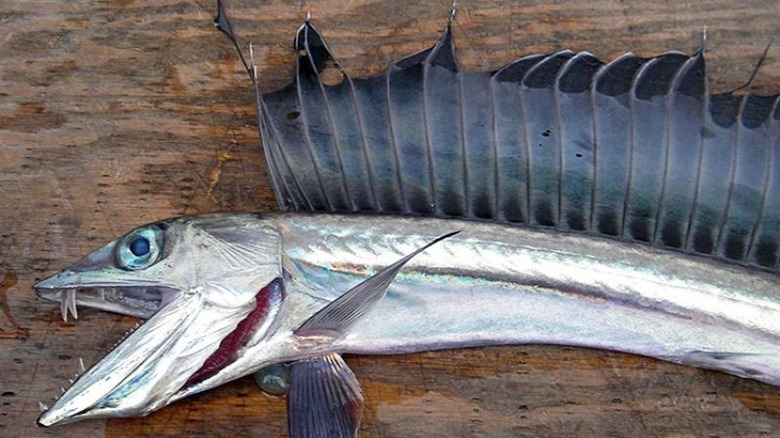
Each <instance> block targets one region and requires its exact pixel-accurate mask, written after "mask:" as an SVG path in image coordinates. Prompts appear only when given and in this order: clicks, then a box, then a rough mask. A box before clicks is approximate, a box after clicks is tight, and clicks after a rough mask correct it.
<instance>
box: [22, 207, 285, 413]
mask: <svg viewBox="0 0 780 438" xmlns="http://www.w3.org/2000/svg"><path fill="white" fill-rule="evenodd" d="M280 252H281V238H280V235H279V233H278V232H277V231H276V229H275V228H274V227H273V225H272V224H271V223H269V222H268V221H266V220H264V219H263V218H261V217H259V216H257V215H249V214H246V215H204V216H194V217H181V218H176V219H171V220H166V221H161V222H156V223H152V224H149V225H145V226H142V227H139V228H136V229H135V230H132V231H130V232H129V233H127V234H125V235H124V236H122V237H121V238H119V239H117V240H115V241H113V242H111V243H109V244H108V245H106V246H105V247H103V248H101V249H99V250H97V251H95V252H93V253H92V254H90V255H88V256H87V257H85V258H83V259H82V260H81V261H79V262H77V263H76V264H75V265H73V266H72V267H70V268H68V269H65V270H63V271H61V272H59V273H57V274H55V275H54V276H52V277H50V278H47V279H45V280H42V281H40V282H39V283H37V284H36V285H35V286H34V288H35V290H36V292H37V293H38V295H39V296H41V297H43V298H45V299H48V300H54V301H59V302H61V303H62V305H63V307H64V308H65V309H66V310H65V311H66V312H67V309H68V308H71V309H72V310H73V311H74V316H75V307H76V305H85V306H88V307H94V308H100V309H105V310H110V311H114V312H118V313H123V314H128V315H135V316H139V317H143V318H148V320H147V321H146V322H145V323H144V324H142V325H140V326H139V327H138V328H137V329H135V330H134V331H133V332H132V333H130V334H129V335H128V336H127V337H126V338H125V339H124V340H123V341H122V342H121V343H119V344H118V345H116V346H115V347H114V348H113V349H112V350H111V351H110V352H109V353H108V354H107V355H106V356H104V357H103V358H102V359H101V360H100V361H99V362H98V363H97V364H95V365H94V366H93V367H91V368H90V369H89V370H87V371H86V372H85V373H84V374H83V375H81V376H80V377H79V378H78V379H77V380H76V381H75V382H74V383H73V385H72V386H71V387H70V388H69V389H68V390H67V391H66V392H65V393H64V394H62V396H61V397H60V398H59V399H58V400H57V401H56V403H55V404H54V405H53V406H52V407H51V408H50V409H48V410H47V411H46V412H44V413H43V414H42V415H41V417H40V418H39V420H38V423H39V424H40V425H42V426H52V425H58V424H66V423H71V422H74V421H78V420H82V419H88V418H107V417H131V416H141V415H145V414H147V413H149V412H152V411H154V410H156V409H158V408H160V407H162V406H164V405H166V404H168V403H169V402H170V401H171V397H172V395H173V394H175V393H177V392H179V391H180V390H182V389H183V388H186V387H187V386H189V385H194V384H196V383H198V382H200V381H202V380H204V379H206V378H209V377H211V376H212V375H214V374H216V373H217V372H218V371H219V370H220V369H221V368H223V367H225V366H226V365H227V364H229V363H230V362H231V361H233V360H235V356H236V355H237V354H238V350H240V348H241V347H242V346H243V345H244V344H245V343H246V342H248V341H249V340H257V339H262V337H263V336H264V335H265V334H266V333H268V332H269V331H271V329H272V325H273V322H274V321H275V319H276V317H277V316H278V313H279V310H280V309H281V307H282V303H283V301H284V288H283V283H282V280H281V278H282V269H281V260H280V259H281V254H280Z"/></svg>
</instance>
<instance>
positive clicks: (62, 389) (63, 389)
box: [60, 386, 65, 394]
mask: <svg viewBox="0 0 780 438" xmlns="http://www.w3.org/2000/svg"><path fill="white" fill-rule="evenodd" d="M60 391H62V393H63V394H65V388H63V387H62V386H60Z"/></svg>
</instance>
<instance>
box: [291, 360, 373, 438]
mask: <svg viewBox="0 0 780 438" xmlns="http://www.w3.org/2000/svg"><path fill="white" fill-rule="evenodd" d="M362 417H363V395H362V393H361V391H360V384H359V383H358V381H357V378H355V374H354V373H352V370H350V369H349V367H348V366H347V364H346V363H345V362H344V360H343V359H342V358H341V356H340V355H338V354H335V353H334V354H330V355H328V356H322V357H315V358H311V359H306V360H302V361H300V362H295V363H293V364H292V365H291V367H290V388H289V392H288V393H287V421H288V425H287V430H288V433H289V435H290V437H291V438H302V437H306V438H314V437H329V438H331V437H334V438H335V437H355V436H357V430H358V428H359V427H360V420H361V419H362Z"/></svg>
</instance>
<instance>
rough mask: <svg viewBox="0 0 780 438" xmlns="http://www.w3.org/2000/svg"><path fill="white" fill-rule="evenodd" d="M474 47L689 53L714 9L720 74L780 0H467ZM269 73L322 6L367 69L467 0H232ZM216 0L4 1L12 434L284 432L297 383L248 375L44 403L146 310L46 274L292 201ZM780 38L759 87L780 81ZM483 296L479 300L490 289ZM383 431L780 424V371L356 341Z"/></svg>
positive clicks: (0, 113) (2, 267) (564, 351)
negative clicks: (365, 353) (168, 229)
mask: <svg viewBox="0 0 780 438" xmlns="http://www.w3.org/2000/svg"><path fill="white" fill-rule="evenodd" d="M460 3H461V4H460V7H459V13H458V18H457V21H456V23H455V26H454V32H455V38H456V42H457V45H458V47H459V54H460V59H461V62H462V64H463V65H464V66H465V67H466V68H469V69H481V70H484V69H490V68H495V67H497V66H499V65H501V64H503V63H505V62H507V61H509V60H512V59H514V58H516V57H518V56H521V55H524V54H528V53H532V52H546V51H551V50H559V49H563V48H571V49H574V50H588V51H590V52H592V53H594V54H596V55H597V56H599V57H601V58H602V59H608V58H612V57H615V56H617V55H619V54H621V53H623V52H625V51H629V50H631V51H634V52H636V53H638V54H640V55H656V54H658V53H661V52H663V51H666V50H671V49H678V50H682V51H685V52H689V53H690V52H692V51H693V50H694V49H695V48H697V47H698V46H699V45H700V44H701V40H702V34H703V29H704V28H705V27H706V29H707V44H706V47H707V62H708V63H709V76H710V81H711V90H712V91H717V90H721V91H722V90H728V89H731V88H735V87H738V86H740V85H742V84H744V82H745V81H746V80H747V79H748V78H749V77H750V74H751V72H752V70H753V69H754V68H755V65H756V63H757V61H758V59H759V57H760V56H761V53H762V52H763V50H764V47H765V46H766V45H767V43H768V42H769V41H770V39H771V38H772V37H774V38H778V37H780V34H778V30H779V29H780V3H778V2H777V1H776V0H755V1H747V2H737V1H726V0H714V1H708V2H704V1H694V2H685V3H684V4H680V3H678V2H674V1H661V2H659V1H650V0H636V1H629V0H626V1H617V0H615V1H612V0H609V1H607V0H597V1H586V0H558V1H545V2H539V1H536V2H531V1H517V2H511V1H498V0H493V1H475V0H473V1H468V0H462V1H461V2H460ZM228 6H229V13H230V15H231V17H232V19H233V22H234V26H235V29H236V32H237V33H238V34H239V35H240V36H241V37H242V40H243V41H244V42H248V41H252V42H253V43H254V44H255V47H256V50H255V54H256V58H257V60H258V63H259V64H260V66H261V70H260V76H261V78H262V81H263V87H264V88H265V89H268V90H270V89H272V88H275V87H279V86H282V85H284V84H285V83H287V81H289V80H290V78H291V77H292V57H293V53H292V49H291V40H292V37H293V35H294V32H295V30H296V28H297V27H298V26H299V25H300V23H301V22H302V20H303V19H304V17H305V16H306V13H307V11H311V13H312V16H313V17H314V23H315V25H316V26H317V27H318V29H319V30H320V31H321V32H322V33H323V34H324V36H325V37H326V38H327V39H328V41H329V43H330V47H331V49H332V50H333V52H334V53H335V54H336V56H337V57H338V58H339V59H340V60H341V61H342V62H343V64H344V65H345V67H346V68H347V70H348V72H349V73H350V74H352V75H362V74H369V73H373V72H377V71H379V70H381V69H382V68H383V67H384V65H385V64H387V63H388V62H389V61H391V60H394V59H398V58H400V57H401V56H403V55H406V54H409V53H411V52H413V51H416V50H420V49H423V48H425V47H427V46H429V45H431V44H432V43H433V42H434V41H435V40H436V39H437V37H438V35H439V32H441V30H442V28H443V26H444V24H445V22H446V16H447V14H448V12H449V8H450V2H449V1H446V0H436V1H422V0H420V1H404V2H391V1H379V0H353V1H349V0H321V1H308V2H305V3H304V2H294V3H293V2H289V1H282V0H278V1H267V2H255V3H252V2H249V1H232V2H229V3H228ZM212 16H213V4H212V2H211V1H205V0H203V1H197V2H180V1H174V0H158V1H153V0H148V1H133V0H113V1H102V2H90V1H85V0H79V1H64V0H63V1H59V2H57V1H51V2H37V1H29V2H25V1H17V2H0V218H1V219H0V224H2V227H0V329H2V331H0V436H9V437H11V436H13V437H53V436H56V437H84V436H90V437H166V436H168V437H174V436H176V437H178V436H193V437H219V436H230V437H244V436H283V434H284V431H285V412H284V403H283V401H282V400H279V399H274V398H271V397H268V396H265V395H263V394H261V393H259V391H257V390H256V389H255V387H254V384H253V383H252V381H251V380H249V379H243V380H240V381H236V382H233V383H231V384H228V385H225V386H224V387H221V388H218V389H216V390H213V391H210V392H208V393H206V394H202V395H198V396H195V397H192V398H190V399H188V400H185V401H182V402H180V403H176V404H174V405H172V406H170V407H167V408H165V409H163V410H161V411H159V412H157V413H155V414H153V415H151V416H149V417H147V418H143V419H128V420H110V421H89V422H82V423H78V424H74V425H71V426H65V427H60V428H55V429H40V428H37V427H36V426H35V424H34V421H35V418H36V416H37V415H38V406H37V403H38V401H39V400H41V401H44V402H47V401H48V400H50V398H51V397H52V396H53V395H54V394H57V393H58V392H59V388H60V386H62V385H63V384H64V383H66V381H67V378H68V377H69V375H71V374H72V373H74V372H75V371H76V370H77V367H78V365H77V364H78V358H79V357H82V358H84V361H85V362H86V363H87V364H91V363H94V362H95V361H97V360H98V359H99V358H100V356H101V355H102V354H103V353H105V352H106V351H107V350H108V349H109V348H110V347H111V345H113V343H114V342H115V341H116V340H117V339H119V338H120V337H121V335H122V334H123V333H124V331H125V330H127V329H129V328H130V327H131V326H132V325H134V324H135V320H134V319H133V318H128V317H121V316H116V315H111V314H107V313H102V312H98V311H90V310H88V309H81V310H80V312H79V313H80V316H81V319H79V320H78V321H75V322H74V321H70V322H67V323H65V322H62V321H61V319H60V316H59V310H58V308H57V307H56V306H55V305H52V304H51V303H46V302H42V301H40V300H38V299H37V298H36V297H35V296H34V294H33V293H32V291H31V290H30V286H31V285H32V283H33V282H34V281H35V280H37V279H40V278H43V277H44V276H46V275H49V274H51V273H52V272H54V271H55V270H57V269H60V268H63V267H65V266H67V265H69V264H72V263H73V262H75V261H76V260H77V259H78V258H79V257H80V256H83V255H85V254H87V253H88V252H89V251H91V250H93V249H95V248H97V247H99V246H101V245H102V244H104V243H105V242H107V241H109V240H111V239H114V238H116V237H117V236H119V235H120V234H122V233H123V232H125V231H127V230H129V229H130V228H132V227H135V226H137V225H140V224H142V223H145V222H149V221H153V220H158V219H163V218H166V217H170V216H176V215H181V214H196V213H205V212H212V211H258V210H260V211H262V210H273V209H274V208H275V203H274V200H273V195H272V193H271V191H270V189H269V187H268V180H267V178H266V176H265V170H264V162H263V159H262V156H261V154H260V150H259V147H258V140H257V134H256V131H255V117H256V115H255V109H254V104H253V95H252V92H251V90H250V84H249V81H248V79H247V77H246V75H245V73H244V72H243V71H242V69H241V67H240V65H239V64H238V63H237V61H236V58H235V55H234V53H233V49H232V48H231V47H230V45H229V43H228V42H227V40H226V39H224V38H223V37H221V36H220V35H219V34H218V33H217V32H216V31H215V30H214V29H213V26H212V24H211V19H212ZM779 79H780V46H779V45H777V44H775V45H773V46H772V47H770V50H769V54H768V58H767V60H766V62H765V63H764V66H763V67H762V68H761V70H760V72H759V74H758V79H757V81H756V83H755V84H754V88H755V89H758V90H761V91H763V92H766V93H777V92H780V85H778V84H780V82H779V81H778V80H779ZM475 311H478V309H475ZM347 360H348V362H349V363H350V365H351V366H352V367H353V369H354V370H355V373H356V374H357V375H358V377H359V378H360V379H361V382H362V385H363V387H364V389H365V393H366V398H367V412H366V418H365V423H364V425H363V428H362V431H361V433H362V436H365V437H406V436H432V437H445V436H446V437H449V436H491V437H503V436H506V437H510V436H511V437H516V436H551V437H552V436H556V437H557V436H577V437H591V436H593V437H603V436H615V437H618V436H619V437H633V436H675V437H687V436H691V437H693V436H697V437H698V436H710V437H715V436H718V437H727V436H734V437H736V436H740V437H742V436H780V390H778V389H777V388H774V387H770V386H768V385H764V384H760V383H756V382H752V381H748V380H743V379H739V378H736V377H731V376H726V375H723V374H719V373H714V372H707V371H702V370H696V369H692V368H686V367H681V366H676V365H672V364H668V363H663V362H659V361H655V360H652V359H647V358H641V357H635V356H629V355H623V354H617V353H610V352H602V351H591V350H584V349H573V348H567V347H555V346H519V347H500V348H499V347H494V348H478V349H469V350H453V351H443V352H436V353H422V354H415V355H406V356H397V357H350V358H347Z"/></svg>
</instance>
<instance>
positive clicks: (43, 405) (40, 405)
mask: <svg viewBox="0 0 780 438" xmlns="http://www.w3.org/2000/svg"><path fill="white" fill-rule="evenodd" d="M38 409H40V410H41V412H46V411H48V410H49V406H47V405H46V403H44V402H38Z"/></svg>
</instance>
